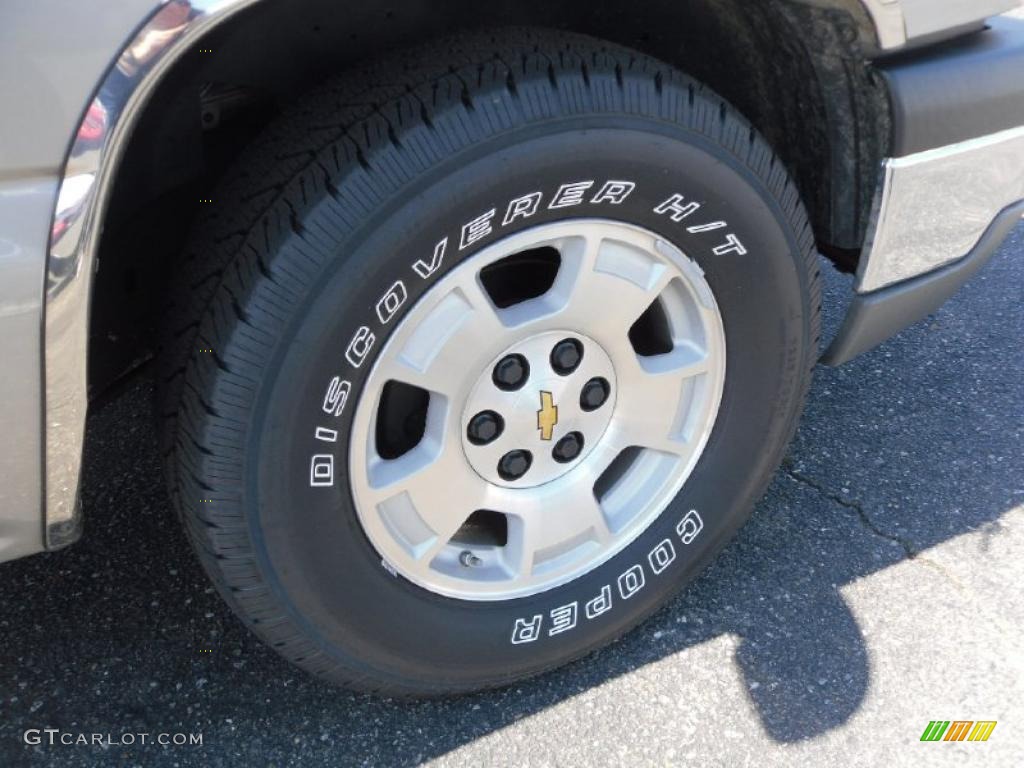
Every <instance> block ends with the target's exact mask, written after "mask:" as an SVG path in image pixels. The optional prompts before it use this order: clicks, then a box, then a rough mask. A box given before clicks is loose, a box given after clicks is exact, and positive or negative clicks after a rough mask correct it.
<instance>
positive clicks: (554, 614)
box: [548, 600, 578, 637]
mask: <svg viewBox="0 0 1024 768" xmlns="http://www.w3.org/2000/svg"><path fill="white" fill-rule="evenodd" d="M577 607H578V606H577V603H576V601H575V600H573V601H572V602H571V603H568V604H566V605H562V606H559V607H558V608H552V609H551V614H550V615H551V629H549V630H548V636H549V637H550V636H551V635H558V634H561V633H562V632H567V631H568V630H570V629H572V628H573V627H575V626H576V612H577Z"/></svg>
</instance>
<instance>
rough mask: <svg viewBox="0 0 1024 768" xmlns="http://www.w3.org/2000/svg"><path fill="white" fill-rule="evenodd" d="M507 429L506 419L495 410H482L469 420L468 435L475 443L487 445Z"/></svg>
mask: <svg viewBox="0 0 1024 768" xmlns="http://www.w3.org/2000/svg"><path fill="white" fill-rule="evenodd" d="M504 429H505V420H504V419H503V418H501V416H499V415H498V414H497V413H495V412H494V411H480V413H478V414H477V415H476V416H474V417H473V418H472V419H470V420H469V424H468V426H467V427H466V437H468V438H469V442H471V443H472V444H473V445H487V444H488V443H490V442H493V441H494V440H495V439H497V437H498V435H500V434H501V433H502V432H503V431H504Z"/></svg>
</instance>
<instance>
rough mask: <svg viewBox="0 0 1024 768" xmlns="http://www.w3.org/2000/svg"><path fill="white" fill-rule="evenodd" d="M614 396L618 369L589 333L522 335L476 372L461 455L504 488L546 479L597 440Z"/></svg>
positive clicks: (528, 485) (560, 471) (577, 460)
mask: <svg viewBox="0 0 1024 768" xmlns="http://www.w3.org/2000/svg"><path fill="white" fill-rule="evenodd" d="M615 395H616V387H615V369H614V368H613V366H612V362H611V359H610V358H609V357H608V354H607V353H606V352H605V351H604V350H603V349H602V348H601V347H600V345H598V344H597V342H595V341H594V340H593V339H591V338H589V337H587V336H583V335H581V334H578V333H574V332H571V331H549V332H546V333H540V334H537V335H535V336H531V337H529V338H527V339H524V340H522V341H519V342H517V343H515V344H513V345H512V346H510V347H508V348H507V349H506V350H505V351H504V352H502V353H501V354H500V355H499V356H498V357H496V358H495V359H494V360H492V361H491V362H490V364H489V365H488V366H487V367H486V368H485V369H484V370H483V371H481V373H480V375H479V378H478V380H477V382H476V384H475V385H474V387H473V389H472V391H471V392H470V394H469V397H468V398H467V400H466V404H465V408H464V409H463V413H462V443H463V450H464V451H465V454H466V459H467V460H468V461H469V463H470V465H471V466H472V467H473V469H474V470H475V471H476V472H477V474H479V475H480V476H481V477H482V478H484V479H485V480H487V481H488V482H491V483H493V484H495V485H499V486H502V487H506V488H532V487H534V486H537V485H541V484H543V483H548V482H551V481H552V480H555V479H557V478H559V477H561V476H562V475H564V474H566V473H567V472H570V471H571V470H572V469H573V468H574V467H577V466H579V464H580V463H581V462H582V461H583V460H584V459H585V458H586V456H587V455H588V454H589V453H590V452H591V451H592V450H593V449H594V447H595V446H596V445H597V444H598V442H599V441H600V440H601V437H602V436H603V435H604V432H605V429H606V428H607V427H608V423H609V422H610V421H611V417H612V413H613V411H614V410H615Z"/></svg>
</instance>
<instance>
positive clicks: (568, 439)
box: [551, 432, 583, 464]
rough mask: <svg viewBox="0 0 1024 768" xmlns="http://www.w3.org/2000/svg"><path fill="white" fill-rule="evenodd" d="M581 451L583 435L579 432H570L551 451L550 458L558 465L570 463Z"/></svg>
mask: <svg viewBox="0 0 1024 768" xmlns="http://www.w3.org/2000/svg"><path fill="white" fill-rule="evenodd" d="M582 450H583V435H581V434H580V433H579V432H570V433H569V434H567V435H566V436H565V437H563V438H562V439H561V440H559V441H558V442H557V443H555V447H554V448H552V449H551V457H552V458H553V459H554V460H555V461H557V462H558V463H559V464H565V463H567V462H570V461H572V460H573V459H575V458H576V457H577V456H579V455H580V451H582Z"/></svg>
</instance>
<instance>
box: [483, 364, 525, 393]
mask: <svg viewBox="0 0 1024 768" xmlns="http://www.w3.org/2000/svg"><path fill="white" fill-rule="evenodd" d="M528 378H530V364H529V363H528V362H526V358H525V357H523V356H522V355H506V356H505V357H503V358H501V360H499V361H498V364H497V365H496V366H494V374H493V375H492V376H491V379H492V380H493V381H494V385H495V386H496V387H497V388H498V389H503V390H505V391H506V392H511V391H512V390H514V389H519V388H520V387H522V386H523V384H525V383H526V380H527V379H528Z"/></svg>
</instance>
